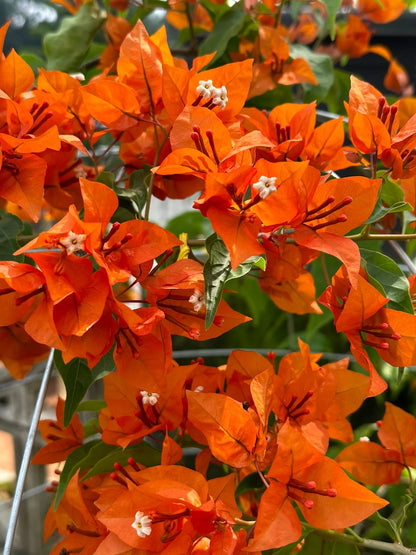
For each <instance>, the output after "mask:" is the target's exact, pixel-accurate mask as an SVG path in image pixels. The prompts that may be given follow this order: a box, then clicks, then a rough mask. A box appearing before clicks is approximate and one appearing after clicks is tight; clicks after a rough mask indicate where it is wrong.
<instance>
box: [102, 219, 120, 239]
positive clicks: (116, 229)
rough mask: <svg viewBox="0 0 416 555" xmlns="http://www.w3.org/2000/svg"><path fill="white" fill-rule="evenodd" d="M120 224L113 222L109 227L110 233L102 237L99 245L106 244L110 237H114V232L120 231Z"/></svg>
mask: <svg viewBox="0 0 416 555" xmlns="http://www.w3.org/2000/svg"><path fill="white" fill-rule="evenodd" d="M120 225H121V224H120V222H114V223H113V225H112V226H111V229H110V231H109V232H108V233H107V235H106V236H105V237H103V238H102V239H101V244H102V245H104V243H107V241H108V240H109V239H110V237H112V236H113V235H114V233H115V232H116V231H118V230H119V229H120Z"/></svg>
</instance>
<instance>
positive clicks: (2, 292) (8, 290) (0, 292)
mask: <svg viewBox="0 0 416 555" xmlns="http://www.w3.org/2000/svg"><path fill="white" fill-rule="evenodd" d="M8 293H15V290H14V289H12V288H11V287H5V288H4V289H0V296H1V295H7V294H8Z"/></svg>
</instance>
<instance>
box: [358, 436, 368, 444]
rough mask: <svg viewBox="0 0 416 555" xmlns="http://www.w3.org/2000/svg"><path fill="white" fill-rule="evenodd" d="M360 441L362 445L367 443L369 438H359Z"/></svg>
mask: <svg viewBox="0 0 416 555" xmlns="http://www.w3.org/2000/svg"><path fill="white" fill-rule="evenodd" d="M360 441H362V442H363V443H367V442H368V441H370V438H369V437H367V436H361V437H360Z"/></svg>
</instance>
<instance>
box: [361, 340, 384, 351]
mask: <svg viewBox="0 0 416 555" xmlns="http://www.w3.org/2000/svg"><path fill="white" fill-rule="evenodd" d="M362 342H363V344H364V345H368V346H369V347H375V348H376V349H382V350H383V351H387V350H388V349H389V344H388V343H387V342H385V341H383V342H382V343H375V342H374V341H368V340H367V339H362Z"/></svg>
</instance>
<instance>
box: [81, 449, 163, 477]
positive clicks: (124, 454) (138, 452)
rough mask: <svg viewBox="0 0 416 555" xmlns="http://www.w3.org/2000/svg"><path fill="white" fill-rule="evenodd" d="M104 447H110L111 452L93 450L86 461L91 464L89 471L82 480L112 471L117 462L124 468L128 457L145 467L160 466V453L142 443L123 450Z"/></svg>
mask: <svg viewBox="0 0 416 555" xmlns="http://www.w3.org/2000/svg"><path fill="white" fill-rule="evenodd" d="M106 447H107V448H108V447H111V450H108V449H107V453H101V451H99V450H98V448H94V449H92V450H91V451H90V453H89V456H88V459H89V460H90V463H91V464H90V465H89V466H90V467H91V469H90V470H89V471H88V473H87V474H86V475H85V476H84V478H83V479H87V478H90V477H91V476H96V475H97V474H103V473H106V472H111V471H113V470H114V463H115V462H119V463H120V464H121V465H122V466H126V465H127V464H128V463H127V461H128V459H129V458H130V457H133V459H134V460H135V461H136V462H138V463H141V464H144V465H145V466H156V465H158V464H160V457H161V452H160V451H157V450H156V449H154V448H153V447H151V446H150V445H149V444H148V443H146V442H142V443H140V445H135V446H132V447H126V448H125V449H123V448H122V447H115V446H114V445H112V446H108V445H106ZM94 457H95V458H94ZM83 462H84V461H83Z"/></svg>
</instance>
